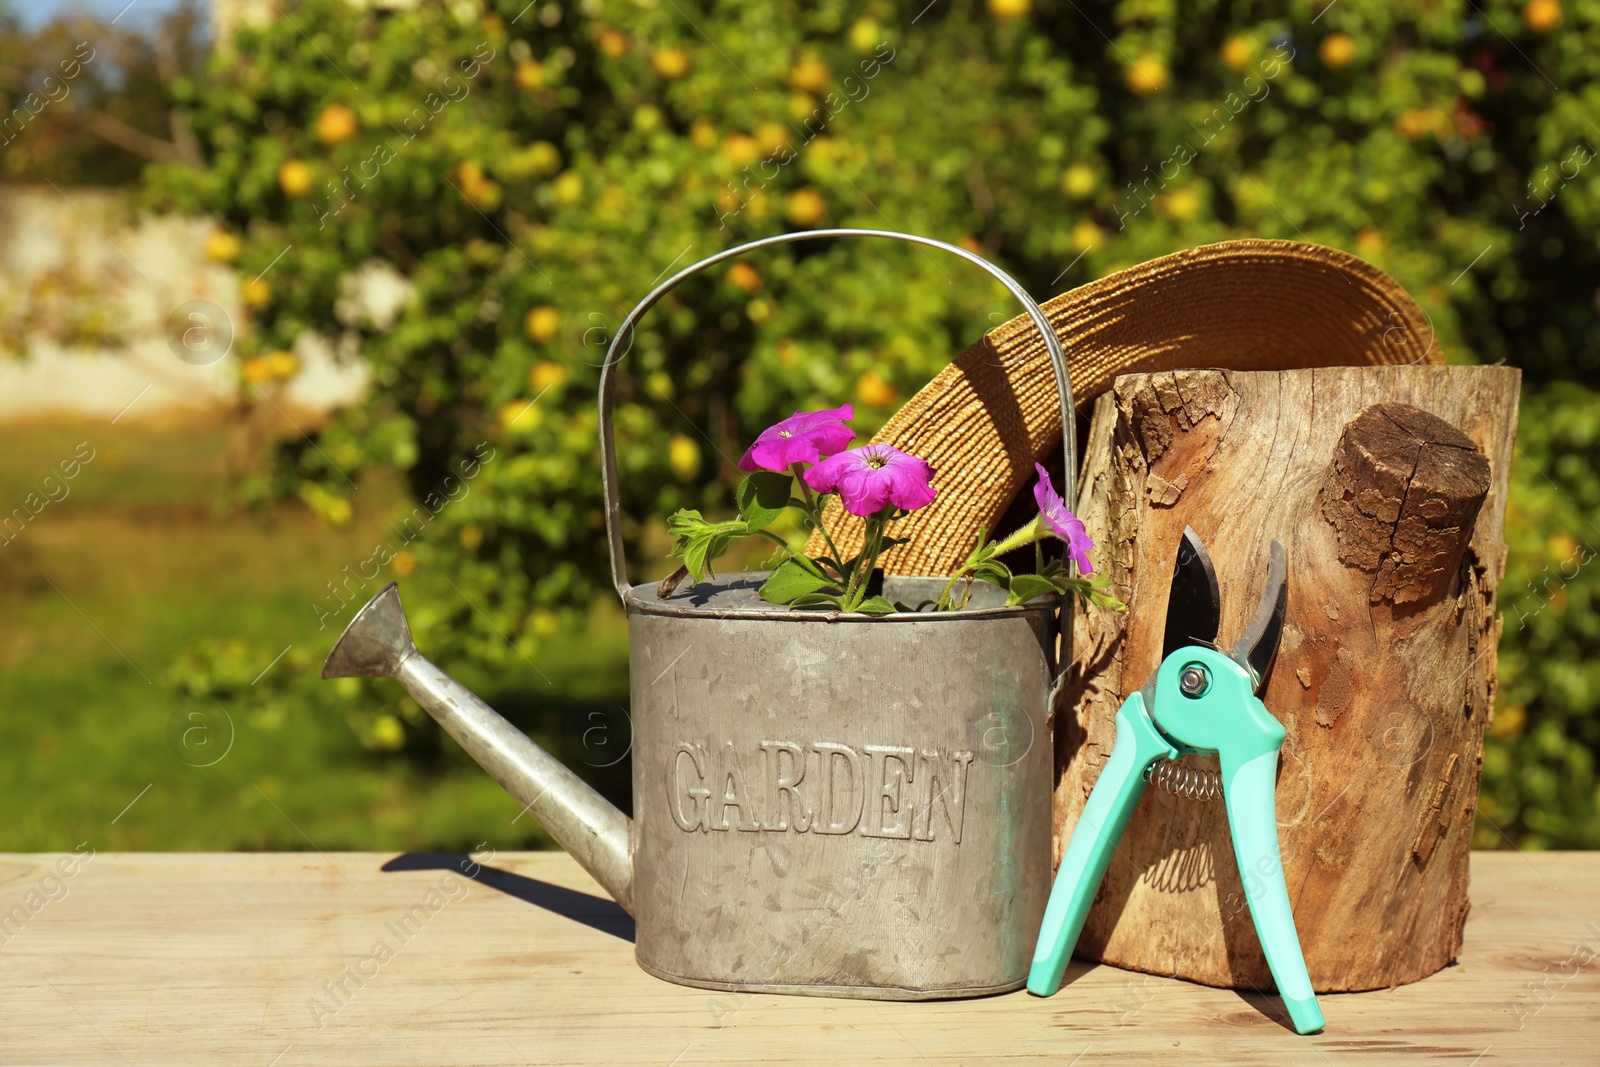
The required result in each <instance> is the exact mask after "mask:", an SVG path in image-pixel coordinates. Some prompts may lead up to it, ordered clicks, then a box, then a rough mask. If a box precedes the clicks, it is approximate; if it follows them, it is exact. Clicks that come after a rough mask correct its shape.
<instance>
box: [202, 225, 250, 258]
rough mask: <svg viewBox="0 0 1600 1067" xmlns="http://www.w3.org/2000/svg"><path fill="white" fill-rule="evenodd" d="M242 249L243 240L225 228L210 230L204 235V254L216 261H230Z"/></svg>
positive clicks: (237, 256)
mask: <svg viewBox="0 0 1600 1067" xmlns="http://www.w3.org/2000/svg"><path fill="white" fill-rule="evenodd" d="M243 251H244V242H243V241H240V240H239V238H237V237H235V236H234V235H233V234H231V233H229V232H228V231H227V230H212V231H211V232H210V233H209V234H208V235H206V243H205V254H206V257H207V258H208V259H214V260H216V261H217V262H218V263H232V262H233V261H234V260H236V259H238V258H239V253H240V252H243Z"/></svg>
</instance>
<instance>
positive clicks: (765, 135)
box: [756, 122, 790, 155]
mask: <svg viewBox="0 0 1600 1067" xmlns="http://www.w3.org/2000/svg"><path fill="white" fill-rule="evenodd" d="M789 139H790V132H789V127H787V126H785V125H783V123H781V122H763V123H762V124H761V125H759V126H757V127H756V147H757V148H758V149H760V151H761V153H762V155H771V154H772V153H774V152H776V151H777V150H778V149H780V148H782V147H783V146H784V145H787V144H788V143H789Z"/></svg>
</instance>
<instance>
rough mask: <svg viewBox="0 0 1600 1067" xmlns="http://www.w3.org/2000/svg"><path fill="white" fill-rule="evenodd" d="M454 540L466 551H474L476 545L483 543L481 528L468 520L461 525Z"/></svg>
mask: <svg viewBox="0 0 1600 1067" xmlns="http://www.w3.org/2000/svg"><path fill="white" fill-rule="evenodd" d="M456 541H457V543H459V544H460V545H461V547H462V548H464V549H466V550H467V551H468V552H476V551H478V546H479V545H481V544H483V530H482V529H480V528H479V527H478V526H477V525H476V524H474V523H470V522H469V523H467V525H465V526H463V527H461V532H460V533H458V534H456Z"/></svg>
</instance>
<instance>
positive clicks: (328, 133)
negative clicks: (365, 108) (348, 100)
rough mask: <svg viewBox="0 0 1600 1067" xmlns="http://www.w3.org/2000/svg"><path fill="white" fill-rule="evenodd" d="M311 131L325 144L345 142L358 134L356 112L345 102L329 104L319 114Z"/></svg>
mask: <svg viewBox="0 0 1600 1067" xmlns="http://www.w3.org/2000/svg"><path fill="white" fill-rule="evenodd" d="M311 132H312V133H314V134H316V137H317V140H319V141H321V142H322V143H323V144H325V145H329V146H332V145H336V144H343V143H344V142H346V141H348V140H349V139H350V138H352V137H354V136H355V135H356V113H355V112H354V111H351V110H350V109H349V108H347V107H345V106H344V105H343V104H329V105H328V106H327V107H325V108H323V109H322V114H320V115H318V116H317V121H316V122H315V123H314V124H313V126H312V131H311Z"/></svg>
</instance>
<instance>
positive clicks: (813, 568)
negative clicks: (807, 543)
mask: <svg viewBox="0 0 1600 1067" xmlns="http://www.w3.org/2000/svg"><path fill="white" fill-rule="evenodd" d="M824 558H825V557H824ZM784 562H786V563H793V564H794V565H795V566H796V567H799V568H800V569H801V570H803V571H805V572H806V573H807V574H809V575H811V576H812V577H814V578H817V579H819V580H820V581H823V582H827V583H828V584H830V585H831V584H833V578H832V577H830V576H829V574H828V572H827V571H825V570H823V569H822V560H820V559H812V558H811V557H810V556H800V555H795V556H790V557H789V558H788V559H787V560H785V561H784ZM827 562H829V563H832V562H833V561H832V560H827Z"/></svg>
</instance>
